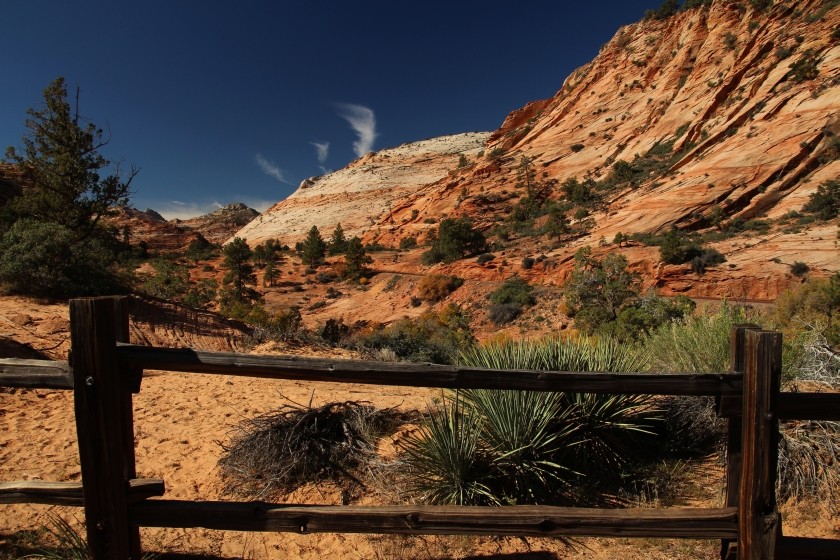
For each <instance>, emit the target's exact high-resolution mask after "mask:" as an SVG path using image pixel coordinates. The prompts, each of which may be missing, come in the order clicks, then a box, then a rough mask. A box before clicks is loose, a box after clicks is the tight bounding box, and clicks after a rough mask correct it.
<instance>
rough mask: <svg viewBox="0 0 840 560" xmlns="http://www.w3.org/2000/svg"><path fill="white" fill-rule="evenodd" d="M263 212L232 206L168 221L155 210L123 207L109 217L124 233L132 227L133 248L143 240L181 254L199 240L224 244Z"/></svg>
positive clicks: (157, 249)
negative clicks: (201, 214) (185, 218)
mask: <svg viewBox="0 0 840 560" xmlns="http://www.w3.org/2000/svg"><path fill="white" fill-rule="evenodd" d="M257 216H259V212H257V211H256V210H254V209H253V208H249V207H248V206H245V205H244V204H242V203H234V204H228V205H227V206H223V207H222V208H219V209H218V210H215V211H213V212H211V213H209V214H205V215H203V216H198V217H197V218H190V219H189V220H177V219H175V220H171V221H167V220H166V219H165V218H164V217H163V216H161V215H160V214H158V213H157V212H155V211H154V210H151V209H147V210H144V211H140V210H136V209H134V208H120V209H118V210H117V211H116V215H114V216H112V217H109V218H108V219H109V221H110V223H111V224H112V225H115V226H116V227H117V228H119V229H120V230H125V228H128V229H127V231H128V238H129V241H130V242H131V244H132V245H137V244H139V243H140V242H141V241H143V242H145V243H146V246H147V247H148V248H149V250H150V251H153V252H170V251H181V250H183V249H185V248H186V247H187V246H188V245H189V244H190V243H191V242H193V241H195V240H197V239H206V240H207V241H210V242H213V243H223V242H225V241H227V240H228V239H230V237H231V236H232V235H233V234H234V233H235V232H236V231H237V230H238V229H239V228H241V227H242V226H243V225H245V224H247V223H249V222H250V221H251V220H253V219H254V218H255V217H257Z"/></svg>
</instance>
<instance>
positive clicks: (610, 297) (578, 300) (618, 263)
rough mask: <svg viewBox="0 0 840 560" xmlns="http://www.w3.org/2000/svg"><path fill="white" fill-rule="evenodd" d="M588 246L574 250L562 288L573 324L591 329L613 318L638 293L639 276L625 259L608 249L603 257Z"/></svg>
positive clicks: (582, 329) (586, 331)
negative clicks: (596, 256)
mask: <svg viewBox="0 0 840 560" xmlns="http://www.w3.org/2000/svg"><path fill="white" fill-rule="evenodd" d="M591 254H592V251H591V249H590V248H589V247H585V248H583V249H580V250H579V251H578V252H577V253H575V268H574V269H573V270H572V274H571V275H570V276H569V279H568V280H567V282H566V285H565V286H564V288H563V293H564V296H565V298H566V301H567V303H568V305H569V312H570V314H571V315H573V316H574V318H575V327H577V328H578V329H580V330H581V331H583V332H585V333H593V332H595V331H596V330H598V329H599V328H600V327H601V326H602V325H605V324H606V323H609V322H612V321H614V320H615V319H616V318H617V317H618V312H619V310H620V308H621V306H622V305H624V304H625V302H627V301H628V300H630V299H632V298H635V297H636V296H637V291H636V285H637V284H638V282H639V276H638V274H636V273H633V272H630V271H628V270H627V259H626V258H625V257H624V256H623V255H620V254H619V253H610V254H608V255H607V256H606V257H604V259H603V260H598V259H595V258H593V257H592V256H591Z"/></svg>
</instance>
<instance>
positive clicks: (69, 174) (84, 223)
mask: <svg viewBox="0 0 840 560" xmlns="http://www.w3.org/2000/svg"><path fill="white" fill-rule="evenodd" d="M76 102H77V104H78V99H77V100H76ZM27 115H29V118H27V119H26V122H25V125H26V128H27V129H28V133H27V135H26V136H24V137H23V139H22V142H23V147H22V148H20V150H18V149H17V148H15V147H14V146H10V147H9V148H7V150H6V158H7V160H8V161H10V162H12V163H15V164H17V165H19V166H20V167H21V168H22V169H23V170H24V172H25V173H26V175H27V176H28V177H29V178H30V179H31V181H32V184H33V186H32V188H27V189H23V192H22V194H21V195H20V196H18V197H16V198H15V199H14V200H13V202H12V204H13V206H14V209H15V210H16V212H17V213H18V215H19V216H20V217H26V218H30V219H33V220H36V221H39V222H50V223H55V224H59V225H62V226H64V227H66V228H67V229H69V230H70V231H72V232H73V233H74V235H75V237H76V238H77V239H79V240H81V239H84V238H87V237H88V236H90V235H91V234H92V233H93V232H94V231H95V229H96V226H97V224H98V223H99V220H100V219H101V218H102V216H104V215H106V214H107V213H108V212H109V211H110V210H111V208H112V207H113V206H115V205H124V204H126V203H127V202H128V195H129V186H130V184H131V181H132V180H133V179H134V176H135V175H136V174H137V170H136V169H134V168H132V169H131V170H130V171H129V172H128V174H127V175H126V176H125V177H122V176H121V174H120V168H119V165H116V169H115V172H114V174H112V175H108V176H106V177H104V178H103V177H102V176H101V175H100V173H101V172H102V170H104V169H106V168H108V167H110V166H111V162H110V161H109V160H107V159H106V158H105V157H103V156H102V155H101V154H100V153H99V149H100V148H102V147H103V146H105V145H106V144H108V139H104V138H103V132H102V129H99V128H97V127H96V125H94V124H93V123H91V122H88V123H87V124H83V122H84V121H85V120H86V119H84V118H83V117H80V116H79V114H78V112H73V111H71V108H70V103H69V102H68V101H67V87H66V85H65V83H64V78H56V79H55V80H54V81H53V82H52V83H51V84H50V85H49V86H48V87H47V89H45V90H44V105H43V107H42V108H41V109H38V110H36V109H29V110H28V111H27Z"/></svg>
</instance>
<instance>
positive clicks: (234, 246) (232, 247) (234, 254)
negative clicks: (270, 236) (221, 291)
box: [222, 237, 259, 302]
mask: <svg viewBox="0 0 840 560" xmlns="http://www.w3.org/2000/svg"><path fill="white" fill-rule="evenodd" d="M222 255H223V256H224V261H223V262H222V268H224V269H225V270H226V271H227V273H226V274H225V276H224V278H222V285H223V286H224V287H225V299H229V300H231V301H235V302H247V301H252V300H255V299H258V297H259V296H258V294H257V293H256V291H255V290H254V289H253V288H251V287H250V286H253V285H255V284H256V283H257V276H256V275H255V274H254V266H253V265H252V264H251V248H250V247H248V243H246V242H245V240H244V239H242V238H241V237H235V238H234V239H233V241H231V242H230V243H228V244H227V245H225V246H224V247H223V248H222Z"/></svg>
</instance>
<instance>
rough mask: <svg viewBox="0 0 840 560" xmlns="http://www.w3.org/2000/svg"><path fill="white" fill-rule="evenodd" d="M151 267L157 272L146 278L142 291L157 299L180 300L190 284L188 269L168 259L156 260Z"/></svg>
mask: <svg viewBox="0 0 840 560" xmlns="http://www.w3.org/2000/svg"><path fill="white" fill-rule="evenodd" d="M151 265H152V268H154V271H155V272H154V274H153V275H152V276H150V277H148V278H146V280H145V281H144V282H143V285H142V287H141V289H142V290H143V291H144V292H145V293H147V294H149V295H150V296H154V297H157V298H161V299H171V300H180V299H181V298H182V297H183V296H184V294H185V293H186V292H187V289H188V287H189V284H190V273H189V270H188V269H187V267H185V266H183V265H179V264H178V263H176V262H173V261H170V260H167V259H154V260H153V261H152V262H151Z"/></svg>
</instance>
